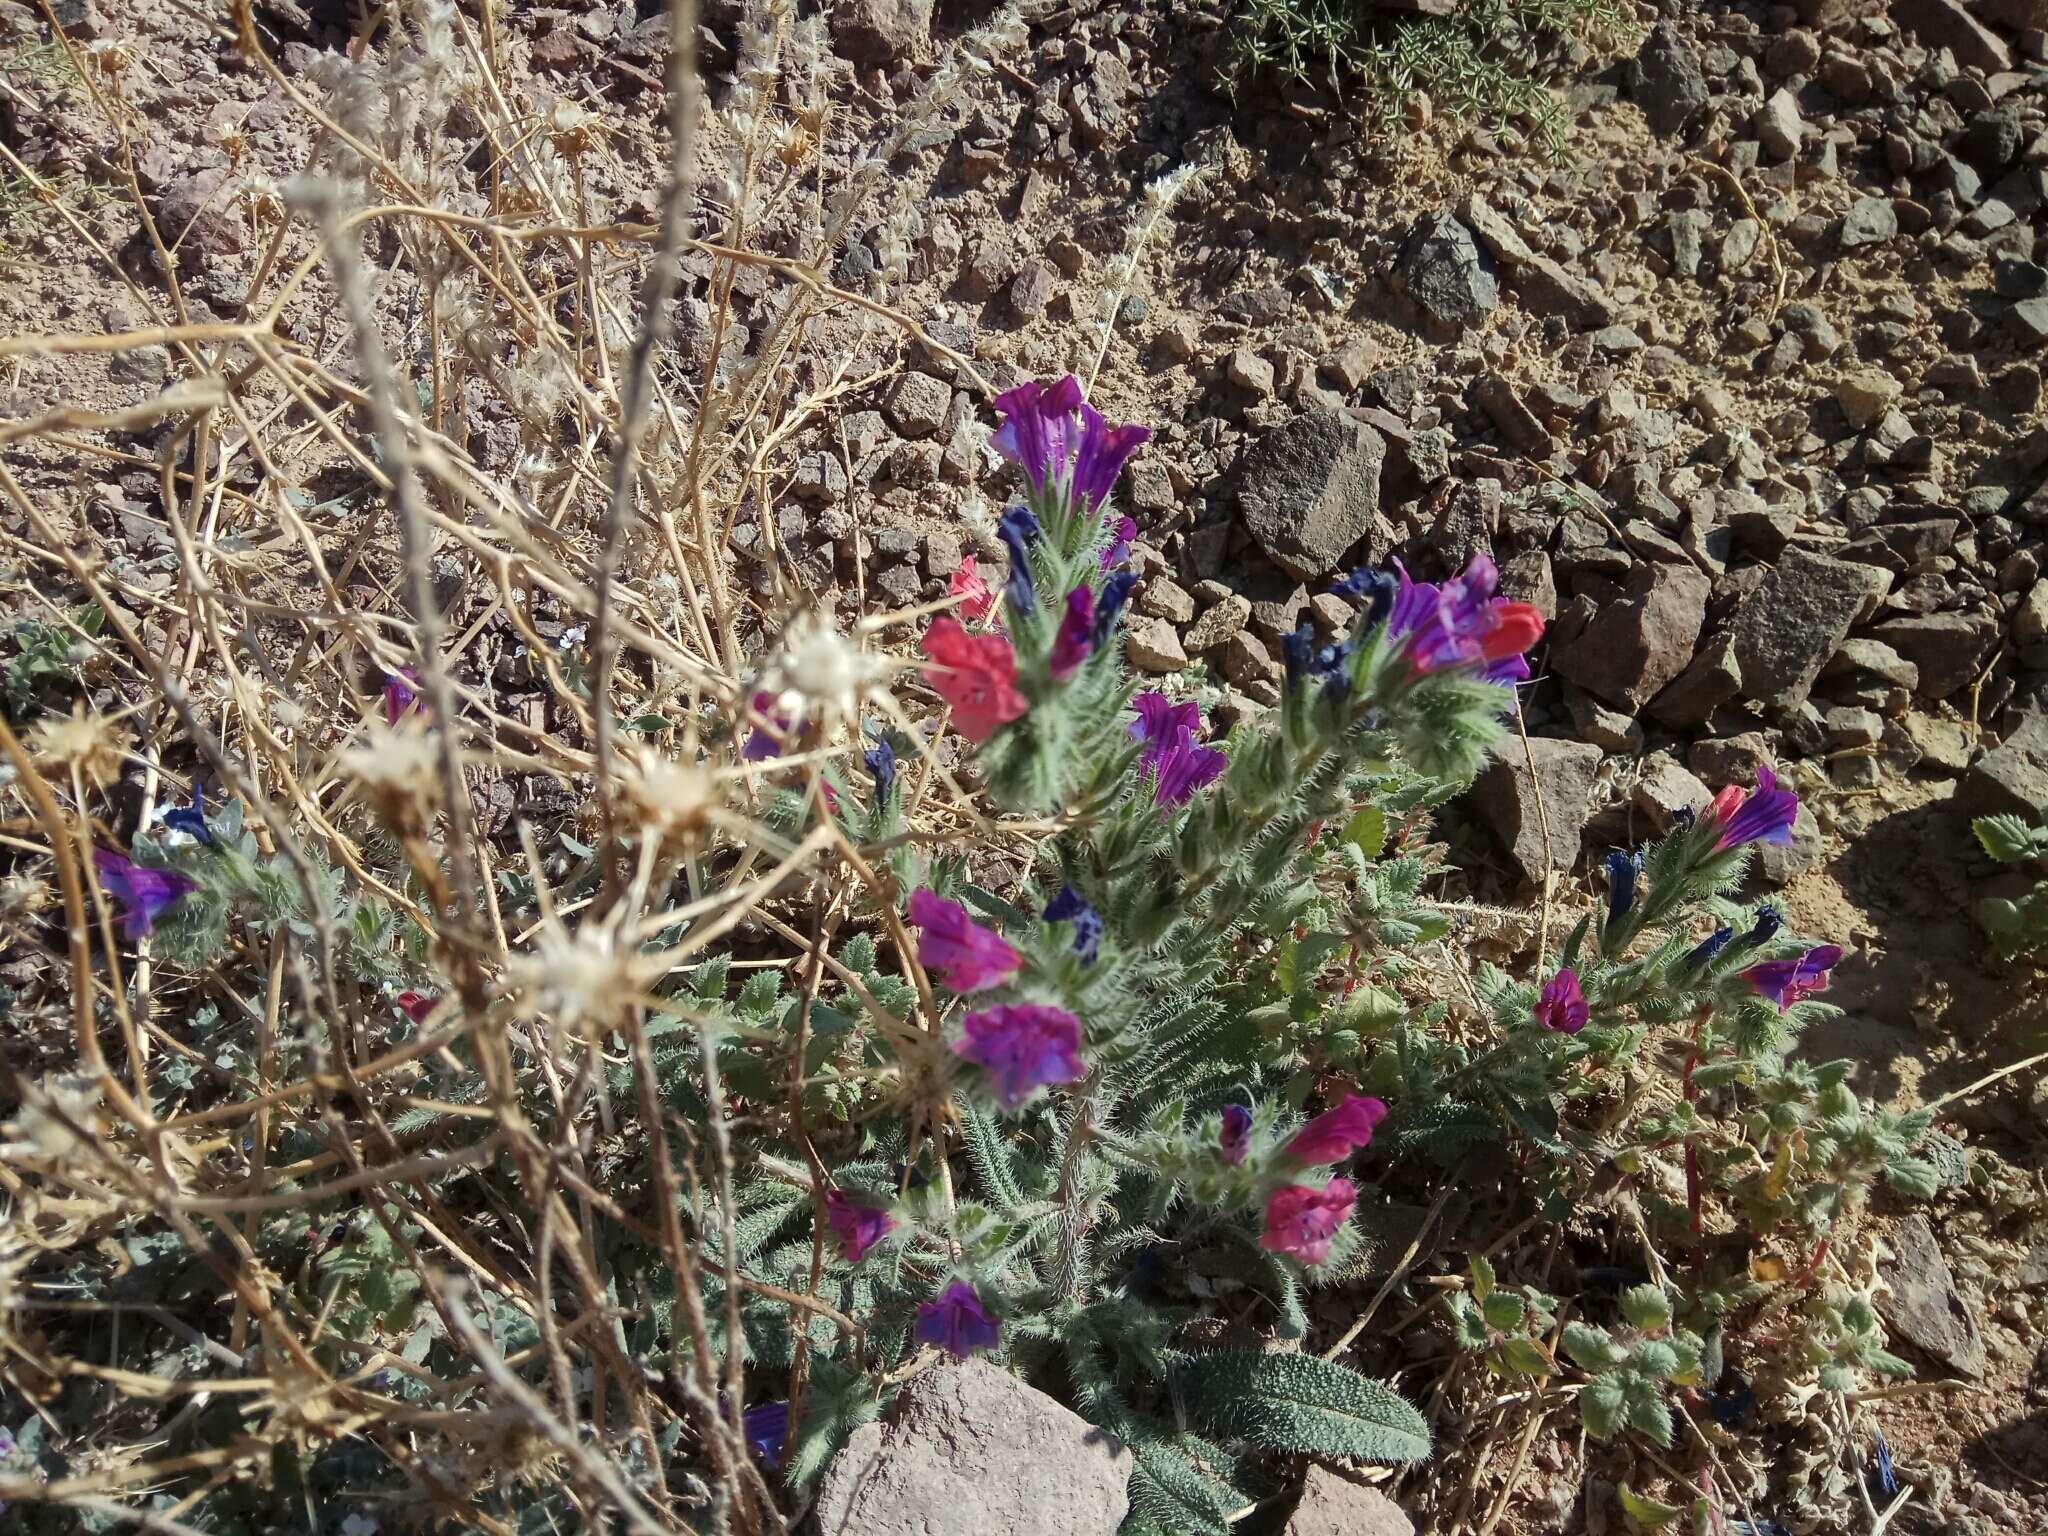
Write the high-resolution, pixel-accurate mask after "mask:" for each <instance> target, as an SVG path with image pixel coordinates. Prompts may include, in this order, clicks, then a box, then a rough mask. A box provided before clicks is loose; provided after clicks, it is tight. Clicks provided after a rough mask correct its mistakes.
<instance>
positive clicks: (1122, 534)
mask: <svg viewBox="0 0 2048 1536" xmlns="http://www.w3.org/2000/svg"><path fill="white" fill-rule="evenodd" d="M1112 531H1113V532H1114V534H1115V537H1114V538H1112V539H1111V540H1110V541H1109V547H1108V548H1106V549H1105V550H1103V552H1102V568H1103V570H1105V571H1107V570H1108V569H1109V568H1110V567H1111V566H1113V565H1122V564H1123V563H1124V561H1126V560H1128V559H1130V557H1131V540H1133V539H1135V538H1136V537H1137V536H1138V525H1137V524H1136V523H1134V522H1132V521H1131V520H1130V519H1129V518H1128V517H1119V518H1118V519H1117V520H1116V527H1115V529H1114V530H1112Z"/></svg>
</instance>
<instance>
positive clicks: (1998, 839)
mask: <svg viewBox="0 0 2048 1536" xmlns="http://www.w3.org/2000/svg"><path fill="white" fill-rule="evenodd" d="M1971 830H1972V831H1974V832H1975V833H1976V834H1977V843H1978V846H1980V847H1981V848H1982V849H1983V850H1984V851H1985V852H1986V853H1988V854H1990V855H1991V857H1992V858H1994V859H1996V860H1998V862H1999V863H2001V864H2017V863H2018V862H2019V861H2020V860H2021V859H2025V858H2030V857H2034V856H2036V855H2038V853H2039V851H2040V843H2041V841H2042V834H2041V833H2037V832H2036V831H2035V830H2034V829H2033V828H2032V827H2029V826H2028V825H2027V824H2026V822H2025V821H2024V820H2022V819H2021V818H2020V817H2018V816H1979V817H1978V818H1977V819H1976V820H1975V821H1974V822H1972V823H1971Z"/></svg>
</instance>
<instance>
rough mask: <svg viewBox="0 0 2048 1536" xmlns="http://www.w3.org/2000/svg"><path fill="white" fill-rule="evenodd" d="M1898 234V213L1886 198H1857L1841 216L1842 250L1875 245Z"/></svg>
mask: <svg viewBox="0 0 2048 1536" xmlns="http://www.w3.org/2000/svg"><path fill="white" fill-rule="evenodd" d="M1898 232H1899V212H1898V209H1896V208H1894V207H1893V206H1892V200H1891V199H1890V198H1888V197H1859V198H1857V199H1856V201H1855V202H1853V203H1851V204H1850V205H1849V211H1848V212H1847V213H1845V214H1843V215H1842V233H1841V241H1842V248H1843V249H1844V250H1855V249H1856V248H1857V247H1858V246H1862V245H1876V244H1878V243H1879V242H1881V241H1885V240H1889V239H1891V238H1892V237H1893V236H1894V235H1896V234H1898Z"/></svg>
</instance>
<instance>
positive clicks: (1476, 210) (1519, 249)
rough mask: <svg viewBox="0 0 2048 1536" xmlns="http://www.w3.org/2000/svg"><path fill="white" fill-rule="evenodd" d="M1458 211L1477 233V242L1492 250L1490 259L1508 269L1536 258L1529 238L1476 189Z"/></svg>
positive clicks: (1474, 232) (1511, 269)
mask: <svg viewBox="0 0 2048 1536" xmlns="http://www.w3.org/2000/svg"><path fill="white" fill-rule="evenodd" d="M1458 211H1459V214H1460V216H1461V217H1463V219H1464V220H1465V222H1466V223H1467V224H1468V225H1470V226H1471V229H1472V233H1473V234H1475V235H1477V236H1478V237H1479V243H1480V244H1481V245H1483V246H1485V247H1486V248H1487V249H1488V250H1489V251H1491V252H1492V253H1493V259H1494V260H1495V261H1497V262H1499V263H1500V264H1501V265H1502V266H1503V267H1506V268H1507V269H1509V271H1510V273H1512V271H1513V269H1514V268H1515V267H1517V266H1519V265H1520V264H1521V263H1523V262H1525V261H1534V260H1535V259H1536V253H1535V252H1534V251H1532V250H1531V249H1529V242H1528V241H1526V240H1524V239H1523V238H1522V236H1521V233H1520V232H1519V231H1518V230H1517V229H1516V228H1515V226H1514V225H1513V224H1511V223H1509V222H1508V220H1507V216H1506V215H1505V214H1503V213H1502V212H1501V211H1500V210H1499V209H1497V208H1495V207H1494V206H1493V205H1492V204H1491V203H1489V202H1488V201H1487V200H1486V199H1485V198H1484V197H1482V196H1480V194H1479V193H1477V192H1474V193H1473V194H1472V195H1471V196H1470V197H1468V198H1466V199H1465V203H1464V206H1463V207H1462V208H1460V209H1459V210H1458Z"/></svg>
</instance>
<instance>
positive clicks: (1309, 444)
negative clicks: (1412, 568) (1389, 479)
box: [1238, 411, 1393, 578]
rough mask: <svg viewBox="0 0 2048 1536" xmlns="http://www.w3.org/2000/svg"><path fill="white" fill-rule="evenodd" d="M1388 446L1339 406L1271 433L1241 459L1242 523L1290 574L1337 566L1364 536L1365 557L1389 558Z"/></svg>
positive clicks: (1318, 571) (1305, 574) (1312, 573)
mask: <svg viewBox="0 0 2048 1536" xmlns="http://www.w3.org/2000/svg"><path fill="white" fill-rule="evenodd" d="M1386 457H1387V445H1386V440H1385V439H1384V438H1382V437H1381V436H1380V435H1379V434H1378V433H1377V432H1375V431H1373V430H1372V428H1370V427H1368V426H1366V425H1365V424H1364V423H1363V422H1359V421H1354V420H1353V419H1352V418H1351V417H1350V416H1348V415H1346V414H1345V413H1344V412H1342V411H1311V412H1309V413H1307V414H1306V415H1302V416H1297V417H1295V418H1294V419H1293V420H1292V421H1289V422H1287V423H1286V424H1285V425H1283V426H1280V427H1277V428H1275V429H1274V430H1273V431H1271V432H1268V433H1266V434H1265V435H1264V436H1263V437H1261V438H1260V439H1259V440H1258V441H1257V442H1255V443H1253V444H1252V446H1251V448H1250V450H1249V451H1248V452H1247V453H1246V454H1245V456H1244V468H1243V472H1242V478H1241V479H1240V482H1239V488H1238V505H1239V508H1240V510H1241V511H1242V513H1243V517H1244V524H1245V527H1246V528H1248V529H1249V530H1250V531H1251V535H1252V537H1253V538H1255V539H1257V540H1258V541H1259V545H1260V547H1261V548H1263V549H1264V550H1265V551H1266V553H1267V554H1268V555H1269V556H1271V557H1272V560H1273V563H1274V564H1276V565H1278V566H1279V567H1280V568H1281V569H1282V570H1284V571H1286V572H1287V573H1288V574H1289V575H1291V576H1296V577H1301V578H1310V577H1316V576H1321V575H1323V574H1325V573H1326V572H1329V571H1332V570H1334V569H1336V566H1337V563H1338V561H1340V560H1341V559H1343V557H1344V552H1345V551H1346V550H1348V549H1350V548H1351V546H1352V545H1354V544H1356V543H1358V542H1359V541H1360V540H1361V539H1363V540H1366V545H1367V547H1366V559H1367V560H1368V561H1371V562H1373V563H1377V562H1379V561H1381V560H1384V559H1385V558H1386V555H1387V553H1388V551H1389V550H1390V549H1391V548H1392V544H1393V531H1392V530H1391V529H1390V528H1389V527H1388V526H1387V524H1386V521H1385V519H1384V518H1382V517H1381V515H1380V468H1381V466H1382V465H1383V464H1384V463H1385V462H1386Z"/></svg>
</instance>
